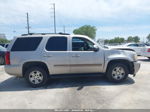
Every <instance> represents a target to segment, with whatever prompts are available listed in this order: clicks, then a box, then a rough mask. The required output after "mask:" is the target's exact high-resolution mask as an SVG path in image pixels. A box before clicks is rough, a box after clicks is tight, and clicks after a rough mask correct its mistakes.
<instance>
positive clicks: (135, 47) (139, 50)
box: [109, 43, 146, 55]
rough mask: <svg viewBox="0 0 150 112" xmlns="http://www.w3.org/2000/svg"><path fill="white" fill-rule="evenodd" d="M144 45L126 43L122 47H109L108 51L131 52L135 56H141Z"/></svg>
mask: <svg viewBox="0 0 150 112" xmlns="http://www.w3.org/2000/svg"><path fill="white" fill-rule="evenodd" d="M145 46H146V45H145V44H137V43H127V44H124V45H117V46H109V49H121V50H129V49H130V50H133V51H135V52H136V54H137V55H143V51H144V48H145Z"/></svg>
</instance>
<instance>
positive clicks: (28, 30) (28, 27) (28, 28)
mask: <svg viewBox="0 0 150 112" xmlns="http://www.w3.org/2000/svg"><path fill="white" fill-rule="evenodd" d="M27 32H28V34H29V33H30V25H29V15H28V12H27Z"/></svg>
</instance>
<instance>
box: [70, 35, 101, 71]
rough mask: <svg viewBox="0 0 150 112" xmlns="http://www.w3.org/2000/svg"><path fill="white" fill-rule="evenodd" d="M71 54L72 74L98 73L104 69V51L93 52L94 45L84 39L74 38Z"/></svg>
mask: <svg viewBox="0 0 150 112" xmlns="http://www.w3.org/2000/svg"><path fill="white" fill-rule="evenodd" d="M71 41H72V42H71V43H72V45H71V52H70V55H69V56H70V71H71V73H98V72H102V68H103V63H104V59H103V51H101V50H99V51H97V52H95V51H93V47H94V45H95V44H94V43H93V42H91V41H90V40H88V39H86V38H82V37H73V38H72V40H71Z"/></svg>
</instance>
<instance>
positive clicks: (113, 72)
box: [106, 63, 129, 83]
mask: <svg viewBox="0 0 150 112" xmlns="http://www.w3.org/2000/svg"><path fill="white" fill-rule="evenodd" d="M128 74H129V70H128V69H127V65H125V64H120V63H115V64H113V65H111V66H109V68H108V70H107V74H106V76H107V78H108V80H109V81H111V82H115V83H119V82H122V81H124V80H125V79H127V77H128Z"/></svg>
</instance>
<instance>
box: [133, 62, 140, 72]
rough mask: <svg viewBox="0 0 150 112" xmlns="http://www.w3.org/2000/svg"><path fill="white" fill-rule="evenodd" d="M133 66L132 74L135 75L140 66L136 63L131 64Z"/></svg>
mask: <svg viewBox="0 0 150 112" xmlns="http://www.w3.org/2000/svg"><path fill="white" fill-rule="evenodd" d="M133 66H134V73H133V74H136V73H137V72H138V71H139V69H140V66H141V64H140V63H139V62H137V61H136V62H133Z"/></svg>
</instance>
